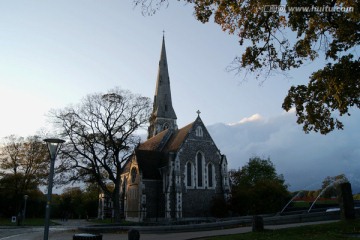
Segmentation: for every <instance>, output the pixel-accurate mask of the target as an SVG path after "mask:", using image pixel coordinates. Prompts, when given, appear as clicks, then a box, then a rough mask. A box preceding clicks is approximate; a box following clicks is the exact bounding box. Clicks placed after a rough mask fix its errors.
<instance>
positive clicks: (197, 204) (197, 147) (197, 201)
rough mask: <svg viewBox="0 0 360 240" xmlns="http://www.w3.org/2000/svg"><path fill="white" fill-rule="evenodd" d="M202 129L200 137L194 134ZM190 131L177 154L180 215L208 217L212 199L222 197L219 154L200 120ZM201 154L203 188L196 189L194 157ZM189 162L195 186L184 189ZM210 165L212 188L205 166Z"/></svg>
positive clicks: (185, 216)
mask: <svg viewBox="0 0 360 240" xmlns="http://www.w3.org/2000/svg"><path fill="white" fill-rule="evenodd" d="M199 126H200V127H201V128H202V131H201V132H202V136H201V135H200V136H199V134H197V133H196V129H197V128H198V127H199ZM192 129H193V131H191V132H190V133H189V135H188V138H187V139H186V141H185V143H184V145H183V146H182V148H181V150H180V151H179V152H178V156H177V157H179V159H180V163H181V166H180V172H181V176H182V189H181V191H182V213H183V217H184V218H187V217H209V216H211V211H210V209H211V204H212V199H213V198H215V197H222V196H223V195H222V194H223V191H222V183H221V169H220V160H221V156H220V152H219V150H218V148H217V147H216V145H215V143H214V142H213V140H212V138H211V137H210V135H209V133H208V131H207V130H206V128H205V126H204V125H203V124H202V122H201V120H200V118H198V119H197V121H196V122H195V124H194V126H193V128H192ZM198 152H201V154H203V156H204V160H205V163H204V164H203V166H205V167H204V168H203V171H204V175H203V176H204V179H203V187H198V186H197V184H196V182H197V169H196V155H197V153H198ZM189 161H190V162H191V163H192V164H193V166H194V167H195V169H194V174H193V175H194V176H192V177H194V178H195V181H194V182H195V186H193V187H191V188H189V187H186V178H185V177H186V173H185V171H186V166H185V165H186V163H187V162H189ZM208 163H212V164H213V166H214V170H215V171H214V173H213V174H215V178H214V180H215V181H214V182H213V187H212V188H209V187H208V181H207V167H206V166H207V165H208Z"/></svg>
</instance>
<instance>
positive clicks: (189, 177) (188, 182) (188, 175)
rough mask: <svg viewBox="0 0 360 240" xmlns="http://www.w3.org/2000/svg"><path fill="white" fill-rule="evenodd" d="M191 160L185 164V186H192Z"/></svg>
mask: <svg viewBox="0 0 360 240" xmlns="http://www.w3.org/2000/svg"><path fill="white" fill-rule="evenodd" d="M191 165H192V164H191V162H188V163H187V164H186V186H187V187H191V186H192V166H191Z"/></svg>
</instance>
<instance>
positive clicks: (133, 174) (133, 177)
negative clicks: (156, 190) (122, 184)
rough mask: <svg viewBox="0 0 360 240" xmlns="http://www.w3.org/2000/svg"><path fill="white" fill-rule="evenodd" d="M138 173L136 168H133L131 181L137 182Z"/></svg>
mask: <svg viewBox="0 0 360 240" xmlns="http://www.w3.org/2000/svg"><path fill="white" fill-rule="evenodd" d="M136 175H137V171H136V168H135V167H133V168H132V169H131V182H132V183H134V182H135V180H136Z"/></svg>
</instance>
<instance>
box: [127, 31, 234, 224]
mask: <svg viewBox="0 0 360 240" xmlns="http://www.w3.org/2000/svg"><path fill="white" fill-rule="evenodd" d="M176 119H177V116H176V114H175V111H174V109H173V106H172V101H171V90H170V78H169V73H168V67H167V59H166V49H165V40H164V38H163V42H162V48H161V54H160V61H159V71H158V76H157V82H156V90H155V96H154V105H153V112H152V115H151V117H150V126H149V128H148V140H147V141H145V142H144V143H141V144H140V145H139V146H138V147H137V148H136V149H135V151H134V154H133V156H132V157H131V158H130V159H129V160H128V161H127V162H126V163H125V165H124V167H123V171H122V173H121V190H120V206H121V211H122V213H123V214H124V216H125V218H126V219H127V220H130V221H145V220H161V219H168V220H171V219H182V218H194V217H210V216H211V207H212V203H213V199H215V198H225V199H226V198H228V195H229V192H230V185H229V176H228V171H227V160H226V156H225V155H222V154H221V152H220V150H219V149H218V148H217V147H216V145H215V143H214V141H213V139H212V138H211V136H210V134H209V132H208V131H207V129H206V127H205V125H204V123H203V121H202V119H201V118H200V112H198V116H197V117H196V119H195V120H194V121H193V122H192V123H190V124H188V125H186V126H185V127H183V128H180V129H178V127H177V124H176Z"/></svg>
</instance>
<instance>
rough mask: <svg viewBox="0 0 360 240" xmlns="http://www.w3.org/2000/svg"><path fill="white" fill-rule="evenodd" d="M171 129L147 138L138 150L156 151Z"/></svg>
mask: <svg viewBox="0 0 360 240" xmlns="http://www.w3.org/2000/svg"><path fill="white" fill-rule="evenodd" d="M168 131H169V129H166V130H164V131H162V132H160V133H158V134H157V135H155V136H153V137H152V138H150V139H148V140H146V141H145V142H143V143H141V144H140V145H139V146H138V147H137V149H138V150H145V151H156V149H157V148H158V147H159V145H160V143H161V141H162V140H163V138H164V137H165V136H166V134H167V133H168Z"/></svg>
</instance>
